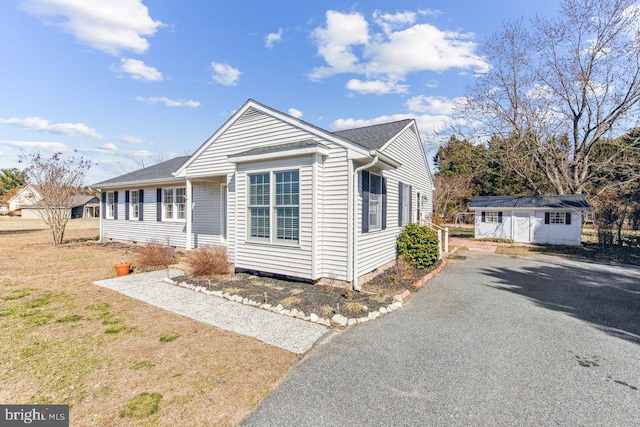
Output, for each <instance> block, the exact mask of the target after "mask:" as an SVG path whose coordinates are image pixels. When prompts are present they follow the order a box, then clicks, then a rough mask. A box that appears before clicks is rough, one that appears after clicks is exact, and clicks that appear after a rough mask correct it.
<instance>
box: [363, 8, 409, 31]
mask: <svg viewBox="0 0 640 427" xmlns="http://www.w3.org/2000/svg"><path fill="white" fill-rule="evenodd" d="M373 21H374V22H375V23H376V24H378V25H379V26H380V28H382V31H384V32H385V34H389V33H391V32H392V31H393V30H394V29H396V28H402V27H406V26H407V25H410V24H413V23H414V22H416V14H415V13H414V12H397V13H394V14H391V13H383V12H381V11H379V10H376V11H374V12H373Z"/></svg>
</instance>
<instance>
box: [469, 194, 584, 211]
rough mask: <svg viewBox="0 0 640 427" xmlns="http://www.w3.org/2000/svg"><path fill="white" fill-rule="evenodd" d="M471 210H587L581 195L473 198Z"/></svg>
mask: <svg viewBox="0 0 640 427" xmlns="http://www.w3.org/2000/svg"><path fill="white" fill-rule="evenodd" d="M469 207H471V208H556V209H589V203H587V200H586V199H585V198H584V196H583V195H582V194H566V195H553V196H473V197H472V198H471V204H470V205H469Z"/></svg>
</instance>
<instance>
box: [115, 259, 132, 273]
mask: <svg viewBox="0 0 640 427" xmlns="http://www.w3.org/2000/svg"><path fill="white" fill-rule="evenodd" d="M113 266H114V267H115V268H116V274H117V275H118V276H126V275H127V274H129V272H130V271H131V263H130V262H123V263H121V264H114V265H113Z"/></svg>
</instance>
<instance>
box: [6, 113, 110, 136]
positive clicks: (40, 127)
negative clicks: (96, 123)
mask: <svg viewBox="0 0 640 427" xmlns="http://www.w3.org/2000/svg"><path fill="white" fill-rule="evenodd" d="M0 123H6V124H11V125H15V126H18V127H21V128H24V129H31V130H37V131H46V132H51V133H55V134H59V135H71V136H85V137H88V138H93V139H102V138H103V136H102V135H100V134H99V133H98V132H96V131H95V129H93V128H90V127H89V126H87V125H85V124H84V123H55V124H51V123H49V120H46V119H43V118H40V117H26V118H24V119H19V118H17V117H11V118H9V119H0Z"/></svg>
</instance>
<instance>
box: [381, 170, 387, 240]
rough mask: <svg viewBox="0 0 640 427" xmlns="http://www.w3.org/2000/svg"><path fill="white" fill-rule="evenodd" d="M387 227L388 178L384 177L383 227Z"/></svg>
mask: <svg viewBox="0 0 640 427" xmlns="http://www.w3.org/2000/svg"><path fill="white" fill-rule="evenodd" d="M386 228H387V178H382V229H383V230H385V229H386Z"/></svg>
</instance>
